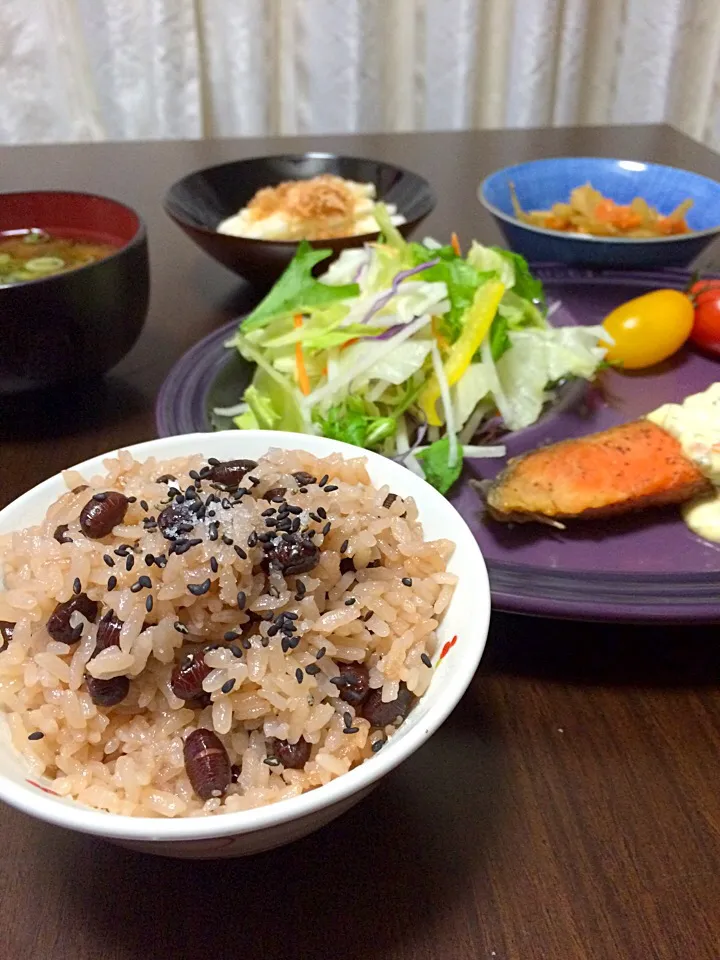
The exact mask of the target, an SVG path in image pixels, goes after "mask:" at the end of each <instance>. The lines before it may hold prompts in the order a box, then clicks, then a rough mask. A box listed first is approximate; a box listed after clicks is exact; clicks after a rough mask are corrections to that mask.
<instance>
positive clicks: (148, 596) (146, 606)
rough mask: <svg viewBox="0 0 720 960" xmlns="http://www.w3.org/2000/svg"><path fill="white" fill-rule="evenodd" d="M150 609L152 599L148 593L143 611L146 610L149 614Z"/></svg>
mask: <svg viewBox="0 0 720 960" xmlns="http://www.w3.org/2000/svg"><path fill="white" fill-rule="evenodd" d="M152 608H153V598H152V594H151V593H149V594H148V595H147V596H146V597H145V609H146V610H147V612H148V613H151V612H152Z"/></svg>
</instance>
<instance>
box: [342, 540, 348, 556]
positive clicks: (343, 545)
mask: <svg viewBox="0 0 720 960" xmlns="http://www.w3.org/2000/svg"><path fill="white" fill-rule="evenodd" d="M349 546H350V541H349V540H343V542H342V543H341V544H340V553H345V551H346V550H347V548H348V547H349Z"/></svg>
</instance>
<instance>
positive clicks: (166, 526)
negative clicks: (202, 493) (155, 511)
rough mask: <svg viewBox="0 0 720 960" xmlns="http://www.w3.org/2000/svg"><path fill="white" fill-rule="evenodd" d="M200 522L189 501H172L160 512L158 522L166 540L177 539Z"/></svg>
mask: <svg viewBox="0 0 720 960" xmlns="http://www.w3.org/2000/svg"><path fill="white" fill-rule="evenodd" d="M197 522H198V519H197V516H196V515H195V513H194V512H193V511H192V510H191V508H190V504H189V503H188V502H187V501H183V502H182V503H171V504H170V505H169V506H167V507H165V509H164V510H162V511H161V512H160V514H159V515H158V518H157V524H158V527H159V528H160V533H162V535H163V536H164V537H165V539H166V540H176V539H177V538H178V537H179V536H180V535H181V534H183V533H190V531H191V530H192V529H193V528H194V526H195V524H196V523H197Z"/></svg>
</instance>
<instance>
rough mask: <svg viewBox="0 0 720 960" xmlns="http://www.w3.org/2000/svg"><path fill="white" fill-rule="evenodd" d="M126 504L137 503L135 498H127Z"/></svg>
mask: <svg viewBox="0 0 720 960" xmlns="http://www.w3.org/2000/svg"><path fill="white" fill-rule="evenodd" d="M127 502H128V503H137V497H128V498H127Z"/></svg>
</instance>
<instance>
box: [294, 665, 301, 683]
mask: <svg viewBox="0 0 720 960" xmlns="http://www.w3.org/2000/svg"><path fill="white" fill-rule="evenodd" d="M295 679H296V680H297V682H298V683H302V682H303V672H302V670H301V669H300V667H298V668H297V670H296V671H295Z"/></svg>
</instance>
